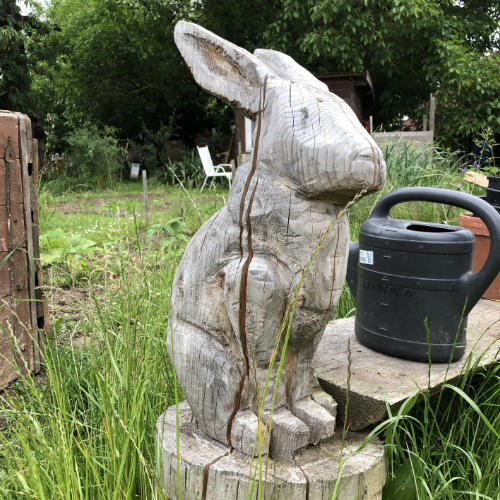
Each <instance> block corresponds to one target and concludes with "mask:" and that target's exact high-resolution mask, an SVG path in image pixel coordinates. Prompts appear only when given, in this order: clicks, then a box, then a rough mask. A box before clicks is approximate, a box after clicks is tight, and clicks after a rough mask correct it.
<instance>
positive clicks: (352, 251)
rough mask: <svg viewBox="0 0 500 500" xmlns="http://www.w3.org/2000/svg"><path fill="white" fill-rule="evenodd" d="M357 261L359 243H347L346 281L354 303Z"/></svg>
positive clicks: (356, 287)
mask: <svg viewBox="0 0 500 500" xmlns="http://www.w3.org/2000/svg"><path fill="white" fill-rule="evenodd" d="M358 261H359V242H352V241H351V243H349V258H348V259H347V275H346V281H347V284H348V285H349V289H350V290H351V293H352V296H353V297H354V301H356V294H357V291H358Z"/></svg>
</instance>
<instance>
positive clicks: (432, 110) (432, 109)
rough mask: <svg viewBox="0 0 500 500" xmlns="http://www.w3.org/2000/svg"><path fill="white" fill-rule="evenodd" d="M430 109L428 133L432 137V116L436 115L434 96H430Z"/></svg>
mask: <svg viewBox="0 0 500 500" xmlns="http://www.w3.org/2000/svg"><path fill="white" fill-rule="evenodd" d="M430 108H431V109H430V121H429V131H430V132H432V133H433V134H432V135H433V136H434V116H435V114H436V101H435V100H434V94H431V104H430Z"/></svg>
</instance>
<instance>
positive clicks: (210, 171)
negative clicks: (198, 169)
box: [197, 146, 233, 193]
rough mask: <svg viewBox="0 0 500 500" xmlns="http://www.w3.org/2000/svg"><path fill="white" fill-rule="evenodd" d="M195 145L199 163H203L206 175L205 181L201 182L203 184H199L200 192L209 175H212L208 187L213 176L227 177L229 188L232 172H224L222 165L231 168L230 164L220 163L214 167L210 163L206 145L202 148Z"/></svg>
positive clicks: (210, 159)
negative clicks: (199, 159)
mask: <svg viewBox="0 0 500 500" xmlns="http://www.w3.org/2000/svg"><path fill="white" fill-rule="evenodd" d="M197 147H198V153H199V155H200V158H201V164H202V165H203V170H204V171H205V175H206V177H205V182H204V183H203V186H201V191H200V193H201V192H202V191H203V188H204V187H205V184H206V183H207V179H208V178H209V177H213V179H212V183H211V184H210V187H212V184H213V183H214V180H215V177H227V180H228V181H229V189H231V179H232V178H233V173H232V172H226V171H225V170H224V167H229V168H231V165H230V164H229V163H221V164H220V165H217V166H216V167H214V164H213V163H212V157H211V156H210V151H209V150H208V146H204V147H203V148H200V147H199V146H197Z"/></svg>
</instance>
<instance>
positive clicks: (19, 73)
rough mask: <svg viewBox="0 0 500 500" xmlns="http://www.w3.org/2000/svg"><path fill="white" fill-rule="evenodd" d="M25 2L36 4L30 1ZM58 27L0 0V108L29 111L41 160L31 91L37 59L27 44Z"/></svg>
mask: <svg viewBox="0 0 500 500" xmlns="http://www.w3.org/2000/svg"><path fill="white" fill-rule="evenodd" d="M27 3H28V4H29V5H32V6H33V5H36V4H35V2H32V1H28V2H27ZM57 29H59V28H58V27H57V26H54V25H52V24H50V23H48V22H47V21H44V20H42V19H40V17H39V16H38V15H36V14H35V13H34V14H30V15H27V16H24V15H22V14H21V11H20V8H19V6H18V5H17V3H16V1H15V0H0V61H1V63H0V109H8V110H12V111H21V112H24V113H26V114H28V115H30V117H31V118H32V127H33V137H34V138H36V139H38V146H39V151H38V152H39V159H40V162H41V163H42V162H43V159H44V156H45V133H44V130H43V126H42V112H41V111H40V109H39V108H38V106H37V103H36V102H35V99H34V97H33V94H32V92H31V88H32V72H33V67H34V65H36V61H35V60H34V58H33V57H31V56H30V48H33V42H32V40H33V38H35V39H38V40H40V39H41V37H45V36H47V35H48V34H50V33H52V32H53V31H54V30H57Z"/></svg>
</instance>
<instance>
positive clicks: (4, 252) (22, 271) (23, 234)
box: [0, 111, 48, 387]
mask: <svg viewBox="0 0 500 500" xmlns="http://www.w3.org/2000/svg"><path fill="white" fill-rule="evenodd" d="M37 160H38V158H37V149H36V144H35V145H33V141H32V136H31V123H30V120H29V118H28V117H27V116H26V115H23V114H21V113H13V112H10V111H0V299H1V302H0V328H1V332H0V344H1V349H0V352H1V353H2V354H3V355H4V356H5V357H4V358H0V387H2V386H5V385H6V384H7V383H9V382H10V381H12V380H14V379H15V378H17V376H18V373H19V372H21V373H27V371H28V370H30V371H38V370H39V368H40V349H39V345H40V344H41V337H40V335H41V333H43V330H41V331H40V328H43V327H44V325H46V324H48V322H47V321H46V317H47V310H46V308H44V307H43V302H41V304H42V307H41V308H40V307H38V303H37V302H36V300H35V299H39V300H42V301H43V294H42V289H41V286H42V276H41V273H40V272H39V270H38V269H37V267H36V260H37V259H38V258H39V245H38V235H39V230H38V207H37V204H36V190H35V189H34V187H35V183H36V179H37V178H38V171H37V168H36V167H35V166H34V165H33V163H34V162H35V161H37ZM13 364H14V365H16V366H17V368H14V367H13V366H12V365H13Z"/></svg>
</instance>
